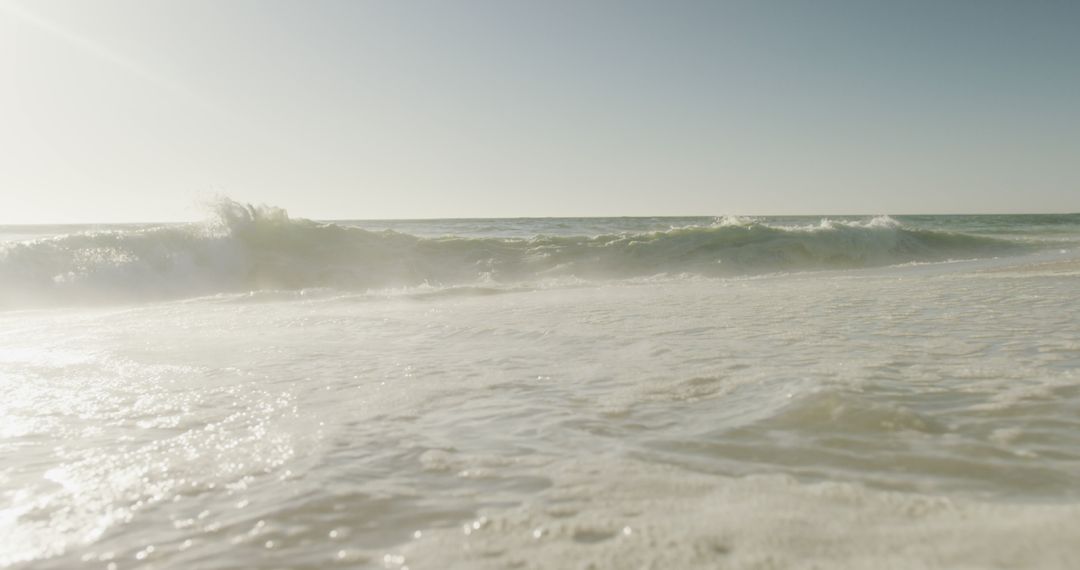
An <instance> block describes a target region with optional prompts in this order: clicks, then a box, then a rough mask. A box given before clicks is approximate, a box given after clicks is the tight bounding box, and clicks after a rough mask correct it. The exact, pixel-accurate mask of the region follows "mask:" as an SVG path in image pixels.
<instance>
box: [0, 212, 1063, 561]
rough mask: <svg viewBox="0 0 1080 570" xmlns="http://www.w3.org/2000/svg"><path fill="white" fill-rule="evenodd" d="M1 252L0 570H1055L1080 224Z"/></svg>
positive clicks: (283, 238)
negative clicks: (7, 569) (341, 569)
mask: <svg viewBox="0 0 1080 570" xmlns="http://www.w3.org/2000/svg"><path fill="white" fill-rule="evenodd" d="M0 234H3V235H5V236H6V238H4V239H3V243H2V244H0V383H2V386H3V393H4V395H5V397H4V398H3V399H2V400H0V566H5V567H15V568H24V567H26V568H30V567H33V568H78V567H86V568H111V567H115V568H184V569H187V568H333V567H344V568H355V567H362V568H405V567H408V568H412V569H414V570H415V569H417V568H437V569H442V568H550V569H555V568H559V569H561V568H590V567H593V568H674V567H687V566H696V567H707V568H871V567H873V568H926V567H930V568H1074V567H1077V566H1080V541H1078V540H1077V539H1076V537H1077V536H1080V372H1078V369H1080V304H1078V303H1077V298H1078V294H1080V217H1078V216H995V217H955V216H954V217H944V216H943V217H899V216H898V217H892V218H890V217H885V216H881V217H872V216H867V217H850V218H831V219H822V218H757V219H740V218H721V219H713V218H684V219H665V218H656V219H640V218H635V219H562V220H560V219H551V220H435V221H400V222H335V223H317V222H309V221H304V220H294V219H289V218H288V216H287V215H285V214H284V212H281V211H277V210H274V209H269V208H264V209H249V208H246V207H244V206H241V205H238V204H233V203H225V204H223V205H222V207H221V208H220V212H219V215H217V216H216V217H215V218H214V219H213V220H211V221H209V222H207V223H204V224H191V225H170V226H138V227H97V228H77V227H76V228H72V227H63V228H55V227H53V228H2V229H0Z"/></svg>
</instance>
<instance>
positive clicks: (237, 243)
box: [0, 199, 1020, 307]
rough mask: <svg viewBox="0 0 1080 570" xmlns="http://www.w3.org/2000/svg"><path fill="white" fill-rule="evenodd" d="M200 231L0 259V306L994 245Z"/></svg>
mask: <svg viewBox="0 0 1080 570" xmlns="http://www.w3.org/2000/svg"><path fill="white" fill-rule="evenodd" d="M213 209H214V216H213V218H212V220H210V221H208V222H206V223H202V224H188V225H178V226H161V227H152V228H147V229H137V230H126V231H107V232H87V233H79V234H72V235H67V236H61V237H55V238H49V239H42V240H36V241H31V242H21V243H15V244H8V245H6V246H3V249H0V307H18V306H38V305H45V304H70V303H89V302H102V301H105V302H124V301H140V300H153V299H168V298H180V297H191V296H199V295H207V294H215V293H229V292H245V291H251V290H265V289H299V288H307V287H331V288H340V289H353V290H355V289H360V290H363V289H372V288H385V287H403V286H413V285H421V284H430V285H464V284H476V283H491V282H523V281H531V280H540V279H545V278H553V277H574V278H580V279H618V278H629V277H642V276H652V275H657V274H692V275H703V276H729V275H746V274H755V273H766V272H776V271H802V270H820V269H850V268H860V267H873V266H882V265H890V264H897V263H906V262H912V261H941V260H946V259H950V258H971V257H979V256H983V255H995V254H998V253H1002V252H1007V251H1009V250H1015V249H1016V248H1018V247H1020V246H1018V245H1016V244H1014V243H1011V242H1007V241H1004V240H997V239H991V238H984V237H977V236H972V235H965V234H957V233H948V232H935V231H928V230H920V229H913V228H907V227H904V226H903V225H902V224H900V223H899V222H897V221H896V220H893V219H892V218H889V217H887V216H881V217H877V218H873V219H870V220H868V221H864V222H850V221H832V220H822V221H821V222H820V223H819V224H817V225H813V226H801V227H778V226H772V225H769V224H766V223H764V222H762V221H760V220H758V219H755V218H723V219H718V220H717V221H716V222H715V223H713V224H712V225H709V226H690V227H683V228H674V229H671V230H667V231H658V232H649V233H635V234H610V235H600V236H538V237H535V238H531V239H520V238H469V237H443V238H419V237H415V236H411V235H407V234H402V233H397V232H393V231H389V230H387V231H368V230H364V229H360V228H355V227H349V226H342V225H337V224H331V223H319V222H314V221H311V220H305V219H294V218H290V217H289V215H288V213H287V212H286V211H285V210H283V209H281V208H275V207H270V206H253V205H250V204H242V203H239V202H234V201H232V200H227V199H223V200H220V201H219V202H218V203H216V204H215V205H214V208H213Z"/></svg>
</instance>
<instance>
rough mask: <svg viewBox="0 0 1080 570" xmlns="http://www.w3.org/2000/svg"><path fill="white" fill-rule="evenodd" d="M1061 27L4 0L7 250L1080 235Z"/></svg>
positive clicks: (813, 5) (0, 53)
mask: <svg viewBox="0 0 1080 570" xmlns="http://www.w3.org/2000/svg"><path fill="white" fill-rule="evenodd" d="M1077 30H1080V2H1075V1H1070V0H1059V1H1054V0H1031V1H1013V0H1009V1H997V0H979V1H975V0H972V1H965V0H952V1H948V2H942V1H940V0H932V1H920V0H905V1H903V2H884V1H878V0H858V1H857V0H850V1H840V0H820V1H813V2H811V1H809V0H791V1H786V2H784V1H773V0H753V1H751V0H745V1H722V0H715V1H693V0H687V1H660V0H656V1H653V2H641V1H634V0H619V1H604V0H543V1H533V2H525V1H521V0H453V1H452V0H445V1H444V0H439V1H436V0H428V1H421V0H400V1H389V0H387V1H370V0H357V1H300V0H296V1H275V0H266V1H262V0H232V1H227V2H226V1H219V0H176V1H168V0H95V1H93V2H86V1H82V0H66V1H56V0H0V223H4V224H20V223H76V222H135V221H144V222H149V221H182V220H194V219H199V218H201V217H203V216H204V208H205V204H206V203H207V202H209V201H212V200H213V199H214V197H215V196H228V197H231V198H232V199H235V200H239V201H243V202H252V203H266V204H270V205H275V206H279V207H283V208H286V209H287V210H288V211H289V212H290V213H291V214H292V215H294V216H301V217H307V218H314V219H375V218H440V217H532V216H535V217H541V216H623V215H628V216H629V215H724V214H757V215H761V214H886V213H887V214H905V213H1010V212H1076V211H1080V33H1078V32H1077Z"/></svg>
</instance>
